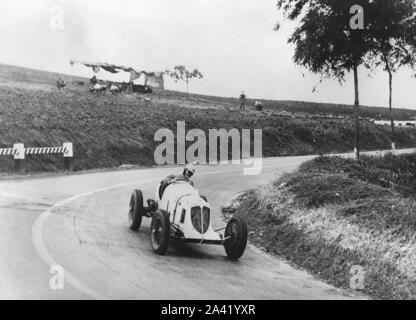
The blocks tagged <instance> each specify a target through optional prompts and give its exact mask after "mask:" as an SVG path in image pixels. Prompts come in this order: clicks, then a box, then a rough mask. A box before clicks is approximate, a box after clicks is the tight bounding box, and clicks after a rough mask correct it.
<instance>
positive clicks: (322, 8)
mask: <svg viewBox="0 0 416 320" xmlns="http://www.w3.org/2000/svg"><path fill="white" fill-rule="evenodd" d="M357 5H358V6H357ZM369 6H370V0H342V1H340V0H278V1H277V7H278V8H279V9H283V10H284V11H285V13H286V14H287V17H288V18H289V19H291V20H296V19H298V18H300V23H299V25H298V27H297V28H296V30H295V31H294V33H293V34H292V35H291V37H290V38H289V40H288V42H289V43H292V44H294V45H295V54H294V61H295V63H297V64H299V65H301V66H304V67H306V68H307V69H309V70H311V71H312V72H314V73H320V74H321V75H322V76H323V77H328V78H336V79H338V81H339V82H340V83H342V82H344V81H345V75H346V73H348V72H352V73H353V75H354V97H355V98H354V109H355V130H354V150H355V155H356V158H357V159H358V158H359V155H360V145H359V106H360V100H359V82H358V68H359V67H360V66H361V65H364V63H365V62H366V58H367V56H368V53H369V52H370V51H371V49H372V46H374V41H372V39H371V37H370V34H369V33H368V32H367V30H366V29H365V28H364V29H362V28H352V26H351V19H352V17H353V16H352V14H351V8H362V9H363V11H364V12H365V13H366V15H365V17H366V24H368V25H370V24H372V23H374V16H372V15H371V14H370V15H367V12H368V11H369ZM360 14H362V12H361V13H360Z"/></svg>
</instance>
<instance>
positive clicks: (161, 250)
mask: <svg viewBox="0 0 416 320" xmlns="http://www.w3.org/2000/svg"><path fill="white" fill-rule="evenodd" d="M169 234H170V221H169V213H167V212H166V211H163V210H157V211H156V212H155V214H154V215H153V217H152V224H151V225H150V243H151V245H152V248H153V251H154V252H156V253H157V254H160V255H164V254H165V252H166V250H167V249H168V244H169Z"/></svg>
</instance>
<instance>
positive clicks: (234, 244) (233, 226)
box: [224, 216, 248, 260]
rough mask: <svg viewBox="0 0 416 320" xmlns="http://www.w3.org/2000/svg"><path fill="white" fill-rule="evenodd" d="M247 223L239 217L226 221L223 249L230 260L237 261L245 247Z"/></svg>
mask: <svg viewBox="0 0 416 320" xmlns="http://www.w3.org/2000/svg"><path fill="white" fill-rule="evenodd" d="M247 236H248V232H247V222H246V220H245V219H244V218H242V217H240V216H234V217H232V218H231V219H230V221H228V223H227V227H226V228H225V233H224V238H225V239H226V240H225V241H224V248H225V252H226V253H227V256H228V258H229V259H231V260H238V259H239V258H240V257H241V256H242V255H243V253H244V251H245V249H246V246H247Z"/></svg>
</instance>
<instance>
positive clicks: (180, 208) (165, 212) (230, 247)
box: [128, 181, 247, 260]
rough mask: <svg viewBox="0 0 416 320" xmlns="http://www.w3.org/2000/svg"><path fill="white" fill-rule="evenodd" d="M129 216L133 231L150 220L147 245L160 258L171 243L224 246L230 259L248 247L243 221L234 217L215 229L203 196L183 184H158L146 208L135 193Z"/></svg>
mask: <svg viewBox="0 0 416 320" xmlns="http://www.w3.org/2000/svg"><path fill="white" fill-rule="evenodd" d="M128 217H129V226H130V229H131V230H133V231H138V230H139V228H140V225H141V222H142V218H143V217H148V218H151V219H152V222H151V227H150V243H151V245H152V248H153V250H154V252H156V253H158V254H161V255H163V254H165V252H166V250H167V248H168V244H169V241H170V240H179V241H185V242H191V243H199V244H216V245H224V248H225V252H226V254H227V256H228V258H229V259H232V260H238V259H239V258H240V257H241V256H242V255H243V253H244V250H245V248H246V245H247V223H246V221H245V219H244V218H242V217H240V216H236V215H235V216H233V217H231V219H229V220H228V223H227V225H226V227H224V228H221V229H219V230H214V229H213V228H212V225H211V223H212V212H211V207H210V205H209V204H208V201H207V199H206V197H204V196H201V195H200V194H199V191H198V190H197V189H195V188H194V187H193V186H192V185H191V184H190V183H188V182H186V181H172V182H170V183H168V184H164V183H163V182H161V183H160V184H159V186H158V187H157V189H156V195H155V200H152V199H149V200H147V206H144V202H143V194H142V191H141V190H134V191H133V193H132V195H131V198H130V208H129V214H128ZM221 231H223V232H221Z"/></svg>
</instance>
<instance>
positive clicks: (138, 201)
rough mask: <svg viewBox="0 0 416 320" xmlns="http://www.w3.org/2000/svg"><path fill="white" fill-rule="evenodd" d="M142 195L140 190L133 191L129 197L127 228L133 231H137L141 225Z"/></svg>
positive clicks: (142, 211)
mask: <svg viewBox="0 0 416 320" xmlns="http://www.w3.org/2000/svg"><path fill="white" fill-rule="evenodd" d="M143 213H144V208H143V194H142V192H141V191H140V190H134V191H133V193H132V194H131V197H130V207H129V226H130V229H131V230H133V231H138V230H139V228H140V225H141V224H142V217H143Z"/></svg>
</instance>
